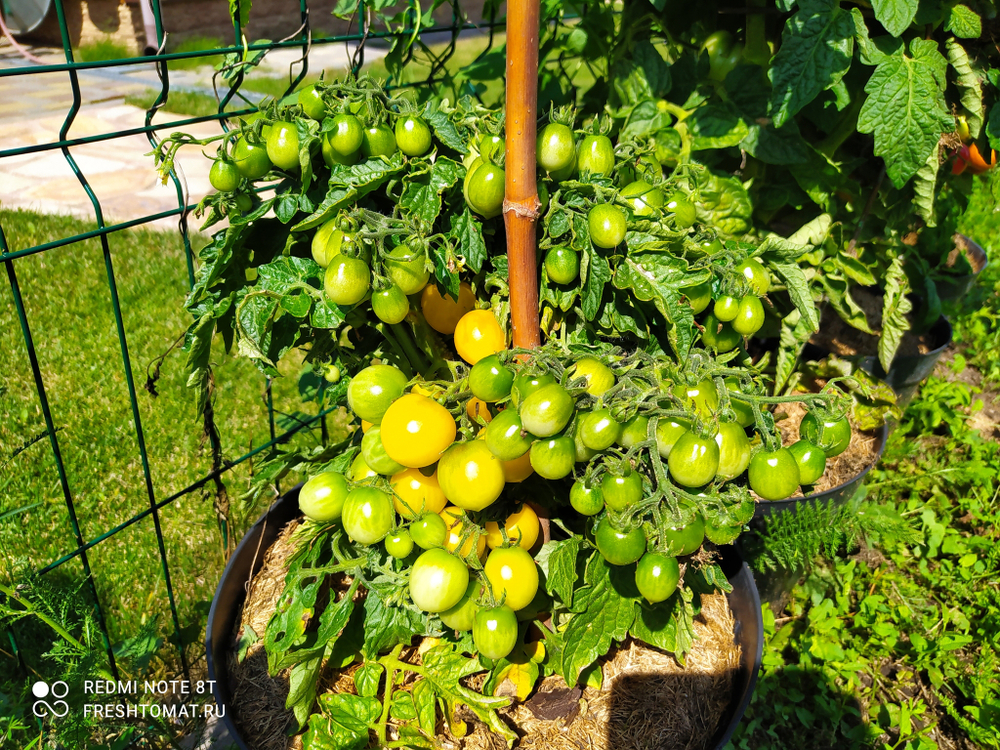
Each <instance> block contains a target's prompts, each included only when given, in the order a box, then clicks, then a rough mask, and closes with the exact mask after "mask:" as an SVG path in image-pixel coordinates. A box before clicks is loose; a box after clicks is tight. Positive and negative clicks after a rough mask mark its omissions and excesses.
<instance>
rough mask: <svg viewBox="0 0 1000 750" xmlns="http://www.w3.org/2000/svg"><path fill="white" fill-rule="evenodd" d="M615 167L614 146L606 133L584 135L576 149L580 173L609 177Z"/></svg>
mask: <svg viewBox="0 0 1000 750" xmlns="http://www.w3.org/2000/svg"><path fill="white" fill-rule="evenodd" d="M614 168H615V147H614V146H613V145H612V144H611V139H610V138H608V137H607V136H606V135H585V136H584V137H583V140H581V141H580V146H579V148H578V149H577V169H579V170H580V174H581V175H583V174H587V173H590V174H599V175H603V176H604V177H610V176H611V172H612V171H613V170H614Z"/></svg>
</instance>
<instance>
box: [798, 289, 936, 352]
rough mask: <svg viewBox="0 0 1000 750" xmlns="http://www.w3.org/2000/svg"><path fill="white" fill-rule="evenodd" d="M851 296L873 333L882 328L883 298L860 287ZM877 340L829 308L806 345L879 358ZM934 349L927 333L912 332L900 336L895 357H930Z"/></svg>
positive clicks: (929, 334)
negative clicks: (852, 325) (816, 331)
mask: <svg viewBox="0 0 1000 750" xmlns="http://www.w3.org/2000/svg"><path fill="white" fill-rule="evenodd" d="M851 296H852V297H854V300H855V301H856V302H857V303H858V305H859V306H860V307H861V309H862V310H863V311H864V313H865V317H866V318H867V319H868V325H869V326H871V329H872V330H873V331H877V330H879V329H880V328H881V327H882V294H881V292H879V291H878V290H877V289H870V288H867V287H860V288H855V289H852V290H851ZM878 341H879V339H878V336H872V335H871V334H868V333H864V332H863V331H859V330H858V329H857V328H853V327H851V326H849V325H848V324H847V323H845V322H844V321H843V319H841V317H840V316H839V315H837V312H836V311H835V310H834V309H833V308H832V307H830V306H827V307H826V309H825V310H824V311H823V318H822V320H821V321H820V327H819V333H817V334H816V335H815V336H813V337H812V338H811V339H810V340H809V343H811V344H815V345H816V346H820V347H822V348H824V349H826V350H827V351H830V352H833V353H834V354H839V355H840V356H842V357H850V356H861V357H874V356H878ZM934 348H935V341H934V336H933V335H932V334H931V333H930V332H926V333H922V334H920V335H915V334H914V333H912V332H911V331H907V332H906V333H905V334H903V338H902V340H901V341H900V344H899V349H898V350H897V352H896V356H897V357H914V356H918V355H920V354H929V353H930V352H932V351H933V350H934Z"/></svg>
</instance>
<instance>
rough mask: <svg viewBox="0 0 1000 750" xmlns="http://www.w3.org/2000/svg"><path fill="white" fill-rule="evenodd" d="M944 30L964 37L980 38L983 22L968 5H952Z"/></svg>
mask: <svg viewBox="0 0 1000 750" xmlns="http://www.w3.org/2000/svg"><path fill="white" fill-rule="evenodd" d="M944 30H945V31H950V32H951V33H952V34H954V35H955V36H957V37H960V38H962V39H978V38H979V37H980V36H981V35H982V33H983V22H982V19H980V17H979V14H978V13H976V12H975V11H974V10H972V9H971V8H969V6H968V5H952V6H951V9H950V11H949V12H948V20H947V21H945V24H944Z"/></svg>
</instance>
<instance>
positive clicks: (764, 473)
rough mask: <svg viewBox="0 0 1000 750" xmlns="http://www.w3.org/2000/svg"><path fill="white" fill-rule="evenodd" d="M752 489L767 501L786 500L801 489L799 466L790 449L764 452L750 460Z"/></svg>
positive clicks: (748, 475)
mask: <svg viewBox="0 0 1000 750" xmlns="http://www.w3.org/2000/svg"><path fill="white" fill-rule="evenodd" d="M747 478H748V479H749V481H750V489H752V490H753V491H754V492H756V493H757V494H758V495H760V496H761V497H762V498H764V499H765V500H772V501H773V500H784V499H785V498H786V497H791V495H792V493H794V492H795V490H797V489H798V488H799V465H798V463H796V461H795V456H794V455H792V452H791V451H790V450H788V448H779V449H778V450H776V451H767V450H763V451H760V452H758V453H756V454H754V456H753V458H751V459H750V469H749V471H748V473H747Z"/></svg>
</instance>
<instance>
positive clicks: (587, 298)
mask: <svg viewBox="0 0 1000 750" xmlns="http://www.w3.org/2000/svg"><path fill="white" fill-rule="evenodd" d="M588 256H589V258H590V263H589V264H588V268H587V280H586V281H585V282H584V284H583V289H582V290H581V296H582V299H581V307H582V309H583V317H584V318H586V319H587V320H593V319H594V318H596V317H597V314H598V313H599V312H600V311H601V298H602V297H603V296H604V285H605V284H607V283H608V282H609V281H611V266H609V265H608V261H607V259H606V258H605V257H604V256H602V255H598V254H597V253H587V255H585V256H584V257H588Z"/></svg>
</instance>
